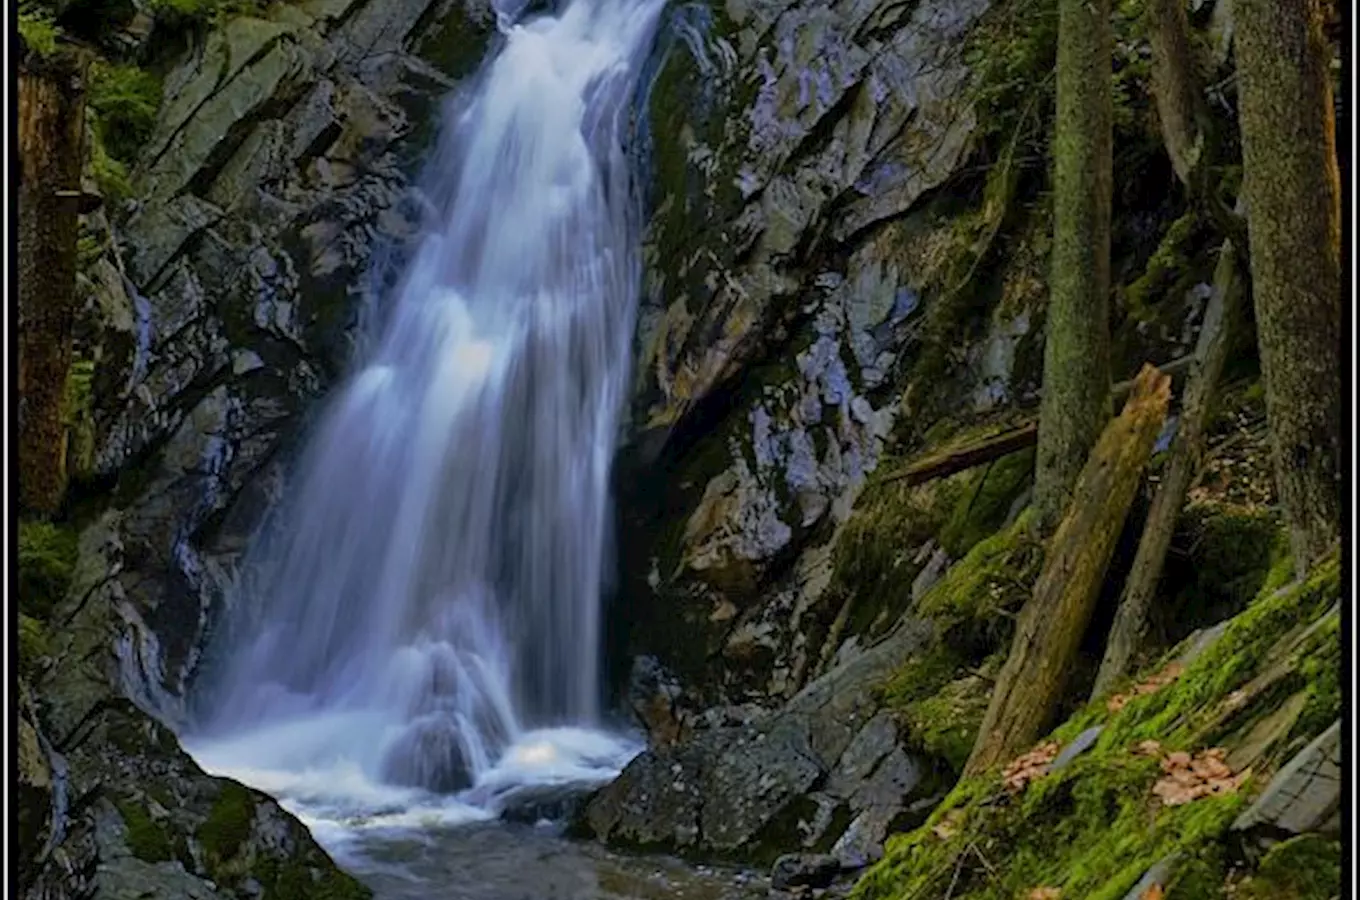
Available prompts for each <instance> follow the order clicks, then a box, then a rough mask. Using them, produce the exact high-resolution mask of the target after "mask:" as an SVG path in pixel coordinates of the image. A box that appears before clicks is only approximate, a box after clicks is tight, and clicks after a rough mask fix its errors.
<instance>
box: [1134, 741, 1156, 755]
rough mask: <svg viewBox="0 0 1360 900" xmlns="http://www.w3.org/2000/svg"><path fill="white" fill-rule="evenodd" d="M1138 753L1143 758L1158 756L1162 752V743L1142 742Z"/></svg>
mask: <svg viewBox="0 0 1360 900" xmlns="http://www.w3.org/2000/svg"><path fill="white" fill-rule="evenodd" d="M1136 752H1137V753H1138V754H1140V755H1142V756H1157V755H1159V754H1160V753H1161V752H1162V744H1161V741H1151V740H1149V741H1142V742H1141V743H1139V744H1138V749H1137V751H1136Z"/></svg>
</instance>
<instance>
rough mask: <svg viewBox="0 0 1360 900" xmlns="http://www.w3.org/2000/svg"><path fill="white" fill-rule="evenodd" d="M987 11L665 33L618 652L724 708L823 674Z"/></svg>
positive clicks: (872, 11) (818, 9) (869, 8)
mask: <svg viewBox="0 0 1360 900" xmlns="http://www.w3.org/2000/svg"><path fill="white" fill-rule="evenodd" d="M987 7H988V3H987V0H965V2H958V0H926V2H923V3H919V4H905V5H903V4H893V3H888V2H872V0H871V2H867V3H856V4H832V5H829V6H828V5H826V4H822V3H813V2H789V0H776V2H735V0H734V2H729V3H725V4H724V3H716V2H714V3H696V4H687V5H684V6H678V7H675V8H674V9H673V10H672V11H671V13H670V18H669V20H668V22H667V24H666V26H665V28H664V29H663V32H662V35H661V37H660V39H659V44H658V50H657V59H658V60H659V64H658V69H657V74H656V76H655V78H654V80H653V81H652V83H651V86H650V91H649V93H648V94H647V95H646V98H647V104H648V106H647V108H648V117H649V118H648V129H647V133H646V137H647V141H646V142H645V149H646V150H648V151H649V152H650V153H649V160H650V162H649V169H648V170H647V172H646V184H647V186H648V200H649V209H650V218H649V225H648V229H647V232H646V237H645V244H644V259H645V261H646V271H645V277H644V288H643V297H642V305H641V309H640V312H639V326H638V335H637V342H636V347H635V359H636V363H637V374H636V388H635V392H634V396H633V399H632V403H631V408H630V415H631V423H630V431H629V434H628V441H627V446H626V447H625V448H624V450H623V451H622V454H621V457H620V461H619V466H620V472H621V473H622V474H621V476H620V481H621V483H622V487H621V489H620V495H621V503H622V506H623V509H622V516H623V519H624V521H625V523H626V524H625V527H624V528H622V529H621V535H622V541H623V544H624V546H623V547H622V548H621V552H620V559H622V560H625V561H627V562H626V563H625V572H624V573H623V574H624V585H625V587H624V590H623V591H622V592H621V593H623V594H625V595H627V596H629V597H630V598H632V599H631V600H630V602H629V604H628V606H629V608H628V609H620V610H619V611H618V613H617V615H618V616H619V617H620V618H622V619H626V620H629V622H628V627H629V628H630V629H631V634H630V638H629V642H628V646H627V647H626V648H622V649H621V650H620V652H622V653H625V654H631V653H644V654H648V653H650V654H656V655H660V656H661V658H662V659H663V660H664V661H665V662H666V663H667V664H668V665H671V666H673V667H674V668H675V670H676V672H677V674H678V675H679V676H681V677H682V678H683V679H684V680H685V683H686V685H687V686H693V687H694V688H695V691H696V696H698V697H701V698H702V699H703V702H704V703H706V704H713V703H742V702H747V701H750V700H754V699H759V698H765V697H771V696H773V697H778V698H787V697H789V696H791V695H792V694H793V693H794V692H796V691H797V690H798V689H799V688H800V687H801V686H802V685H803V684H805V683H806V681H807V679H808V678H810V677H812V675H814V674H815V673H816V671H817V669H818V666H819V655H820V648H819V647H818V646H816V641H815V639H812V638H810V635H815V634H817V633H819V632H822V631H825V629H826V626H827V625H828V624H829V621H830V619H831V618H833V617H834V615H835V611H834V610H833V611H831V612H830V613H829V614H827V613H826V611H825V610H822V609H821V608H820V607H819V600H820V599H821V596H822V594H823V592H824V591H825V588H826V586H827V582H828V579H829V574H830V567H829V538H830V536H831V535H832V534H834V533H835V531H836V529H837V528H839V526H840V524H841V523H843V522H844V520H845V519H846V517H847V516H848V515H849V512H850V508H851V505H852V504H853V503H854V500H855V498H856V496H857V495H858V493H859V491H860V490H862V488H863V485H864V483H865V480H866V478H867V477H868V476H869V475H870V474H871V473H872V472H873V471H875V469H876V468H878V466H879V463H880V461H881V460H882V458H883V455H884V451H885V447H886V445H887V444H888V442H889V441H890V438H891V434H892V431H893V428H894V426H895V424H897V422H898V420H899V418H900V417H901V416H902V414H903V411H904V409H903V405H902V381H903V376H904V373H905V372H906V370H907V369H908V367H909V366H910V364H911V362H912V360H913V358H914V349H915V347H916V345H917V339H918V333H919V331H920V320H921V315H922V312H923V304H922V299H921V289H922V286H923V284H924V283H925V280H926V273H925V272H924V271H923V270H921V269H920V267H917V266H914V265H913V264H912V263H911V260H913V259H914V258H917V257H920V256H922V255H923V254H922V252H921V251H920V245H921V244H922V231H923V226H922V223H920V222H915V221H913V220H911V216H910V213H912V212H913V209H914V207H915V206H916V205H917V203H918V201H919V200H921V198H922V197H923V196H925V195H926V194H927V193H928V192H929V191H931V190H932V189H933V188H936V187H938V186H940V185H942V184H943V183H944V182H945V181H946V179H947V178H949V176H950V175H951V174H953V173H954V172H955V170H956V169H957V168H958V167H959V166H960V165H961V164H962V162H963V160H964V157H965V155H966V153H967V150H968V147H969V140H970V136H971V135H972V133H973V131H974V126H975V121H974V118H973V113H972V104H971V100H970V96H969V89H970V73H969V71H968V69H967V67H966V66H965V65H964V63H963V60H962V58H963V56H964V54H963V53H961V52H960V48H961V47H962V45H963V42H964V40H965V39H966V37H967V35H968V34H969V31H970V28H971V27H972V26H973V25H974V24H975V23H976V22H977V20H978V19H979V17H980V16H981V15H982V14H983V13H984V12H985V11H986V9H987ZM925 230H929V229H928V227H925ZM926 255H928V254H926ZM999 327H1000V328H1001V330H1003V331H1004V330H1006V329H1010V330H1012V331H1015V330H1017V329H1015V328H1012V323H1011V322H1009V320H1008V321H1006V322H1003V323H1001V324H1000V326H999ZM1018 331H1020V333H1022V334H1023V332H1024V327H1023V326H1022V327H1020V328H1019V329H1018ZM1009 336H1010V335H1009V332H1007V335H1006V337H1009ZM996 343H997V345H998V346H997V347H995V348H993V349H991V350H989V351H987V353H986V354H979V359H978V360H977V361H976V367H977V368H979V369H982V368H988V369H989V371H990V373H991V374H990V376H989V377H990V379H991V380H992V381H993V382H998V381H1004V376H1005V373H1004V372H1001V371H999V370H1001V369H1005V368H1006V367H1007V366H1009V365H1010V363H1011V361H1012V359H1013V357H1014V353H1013V351H1012V345H1013V343H1014V340H1013V339H1012V342H1011V344H1007V343H1006V342H1005V341H1004V340H1001V339H998V341H997V342H996ZM997 392H1002V393H1003V394H1004V387H994V388H993V394H995V393H997ZM979 396H984V394H983V393H982V392H981V390H979ZM984 400H985V402H989V403H993V404H994V403H995V402H997V401H996V400H995V399H993V398H992V395H991V394H987V395H985V396H984ZM658 483H661V484H663V485H664V487H662V489H661V490H660V491H658V490H657V484H658ZM639 597H645V598H647V599H646V600H645V601H640V600H638V599H637V598H639ZM679 645H683V646H682V647H680V648H679V649H677V647H678V646H679Z"/></svg>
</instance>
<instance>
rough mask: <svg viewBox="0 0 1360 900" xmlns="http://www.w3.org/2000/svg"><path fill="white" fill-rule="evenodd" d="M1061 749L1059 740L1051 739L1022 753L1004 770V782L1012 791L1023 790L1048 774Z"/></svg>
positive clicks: (1002, 776) (1002, 779)
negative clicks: (1050, 765)
mask: <svg viewBox="0 0 1360 900" xmlns="http://www.w3.org/2000/svg"><path fill="white" fill-rule="evenodd" d="M1060 749H1062V746H1061V745H1060V744H1059V743H1058V742H1057V741H1049V742H1047V743H1044V744H1040V745H1039V746H1037V747H1035V748H1034V749H1033V750H1030V751H1028V752H1026V753H1022V754H1020V755H1019V756H1017V757H1016V758H1015V759H1014V760H1012V761H1011V763H1010V764H1009V765H1007V766H1006V768H1005V769H1003V770H1002V772H1001V782H1002V784H1004V785H1005V786H1006V789H1007V790H1009V791H1011V792H1012V793H1019V792H1020V791H1023V790H1024V789H1025V787H1026V786H1027V785H1028V784H1029V783H1030V782H1031V781H1033V780H1034V779H1036V778H1042V777H1043V776H1044V775H1047V774H1048V767H1049V764H1050V763H1052V762H1053V760H1054V759H1055V758H1056V757H1057V756H1058V751H1059V750H1060Z"/></svg>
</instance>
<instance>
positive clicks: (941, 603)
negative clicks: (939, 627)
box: [917, 510, 1043, 625]
mask: <svg viewBox="0 0 1360 900" xmlns="http://www.w3.org/2000/svg"><path fill="white" fill-rule="evenodd" d="M1033 521H1034V518H1033V514H1032V512H1031V511H1030V510H1026V511H1025V512H1024V513H1022V514H1021V515H1020V516H1019V518H1017V519H1016V521H1015V522H1013V523H1012V524H1011V525H1010V527H1009V528H1006V529H1005V530H1004V531H1000V532H998V533H996V534H994V535H992V536H991V537H989V538H987V539H986V540H983V541H979V542H978V543H977V544H975V545H974V546H973V548H972V549H971V550H969V551H968V555H967V556H965V557H964V558H963V559H961V560H960V561H959V562H958V563H956V564H955V565H953V566H951V567H950V568H949V571H947V572H946V573H945V575H944V577H943V578H941V579H940V580H939V582H938V583H936V585H935V586H934V587H932V588H931V589H930V590H929V591H927V592H926V594H925V596H923V597H922V598H921V602H920V604H919V605H918V606H917V611H918V612H919V613H920V614H921V615H923V616H926V617H928V618H932V619H935V620H937V621H940V622H942V623H945V624H946V625H953V624H958V623H961V622H979V621H981V620H985V619H989V618H992V617H994V616H996V615H998V614H1006V613H1010V612H1014V611H1015V610H1018V609H1019V608H1020V607H1021V606H1023V605H1024V602H1025V598H1026V597H1028V596H1029V591H1030V588H1031V587H1032V586H1033V579H1034V578H1035V577H1036V576H1037V575H1038V567H1039V564H1040V562H1041V561H1042V557H1043V546H1042V543H1041V542H1040V541H1039V539H1038V538H1037V537H1036V536H1035V534H1034V531H1033V528H1032V523H1033Z"/></svg>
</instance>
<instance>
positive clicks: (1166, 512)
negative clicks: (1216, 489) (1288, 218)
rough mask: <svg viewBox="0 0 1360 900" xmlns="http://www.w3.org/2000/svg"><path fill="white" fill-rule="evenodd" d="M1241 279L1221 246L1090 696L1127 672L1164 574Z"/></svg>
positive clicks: (1227, 245) (1237, 304) (1201, 440)
mask: <svg viewBox="0 0 1360 900" xmlns="http://www.w3.org/2000/svg"><path fill="white" fill-rule="evenodd" d="M1241 296H1242V280H1241V276H1240V274H1239V272H1238V270H1237V254H1236V253H1234V252H1233V248H1232V246H1231V244H1230V243H1228V242H1225V243H1224V245H1223V250H1222V252H1221V253H1220V254H1219V257H1218V267H1217V269H1216V270H1215V272H1214V293H1213V296H1212V297H1210V299H1209V306H1208V308H1207V309H1206V310H1205V312H1204V323H1203V325H1202V326H1201V328H1200V334H1199V343H1198V346H1197V347H1196V348H1195V366H1194V368H1193V369H1192V371H1191V373H1190V380H1189V381H1188V382H1187V384H1186V387H1185V400H1184V402H1183V403H1182V404H1181V415H1180V424H1179V428H1178V430H1177V432H1176V440H1175V442H1174V443H1173V444H1172V446H1171V459H1170V462H1169V463H1168V464H1167V467H1166V472H1165V473H1164V474H1163V476H1162V483H1161V485H1159V486H1158V488H1157V494H1156V496H1155V497H1153V500H1152V508H1151V509H1150V510H1148V517H1147V524H1146V525H1144V526H1143V534H1142V537H1141V538H1140V539H1139V542H1138V552H1137V554H1136V555H1135V556H1134V559H1133V568H1132V569H1131V570H1130V572H1129V577H1128V580H1127V581H1126V582H1125V583H1124V592H1123V595H1122V596H1121V597H1120V601H1119V609H1118V612H1117V613H1116V614H1115V620H1114V626H1113V627H1112V628H1111V629H1110V639H1109V642H1108V643H1107V644H1106V646H1105V656H1104V659H1103V660H1102V661H1101V663H1100V671H1099V673H1098V674H1097V675H1096V683H1095V687H1094V688H1092V694H1093V696H1099V695H1100V694H1101V693H1103V692H1104V691H1106V690H1107V689H1109V687H1110V686H1111V685H1112V684H1113V683H1114V681H1115V679H1117V678H1119V676H1121V675H1123V674H1124V673H1125V671H1126V670H1127V669H1128V665H1129V660H1130V659H1131V658H1132V657H1133V653H1134V650H1136V649H1137V647H1138V642H1139V640H1140V639H1141V637H1142V633H1143V628H1144V625H1145V624H1146V622H1147V612H1148V607H1149V606H1150V605H1151V603H1152V597H1153V594H1154V592H1155V591H1156V590H1157V583H1158V581H1159V580H1160V579H1161V576H1162V565H1163V564H1164V563H1165V562H1166V551H1167V549H1168V548H1169V547H1170V546H1171V535H1172V533H1173V531H1174V530H1175V526H1176V517H1177V516H1178V515H1179V514H1180V509H1181V506H1182V504H1184V503H1185V495H1186V492H1187V491H1188V490H1189V489H1190V483H1191V481H1192V480H1193V479H1194V477H1195V474H1196V473H1197V472H1198V471H1199V467H1200V462H1201V460H1202V458H1203V456H1204V443H1205V441H1204V437H1205V427H1206V426H1207V425H1208V422H1209V408H1210V405H1211V404H1212V403H1213V397H1214V389H1215V386H1216V385H1217V384H1218V379H1219V376H1220V375H1221V374H1222V373H1223V365H1224V363H1225V362H1227V359H1228V337H1229V335H1230V334H1231V332H1232V330H1233V328H1234V324H1235V322H1236V321H1237V319H1238V317H1239V309H1240V308H1241V302H1242V301H1241Z"/></svg>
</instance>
